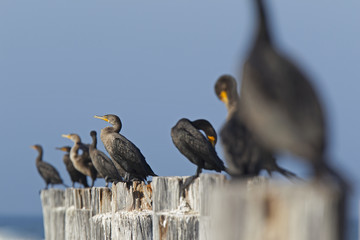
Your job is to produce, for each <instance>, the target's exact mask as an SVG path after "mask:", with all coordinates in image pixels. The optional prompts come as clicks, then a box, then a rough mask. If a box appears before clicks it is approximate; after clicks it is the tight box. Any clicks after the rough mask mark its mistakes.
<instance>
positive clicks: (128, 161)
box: [94, 114, 156, 181]
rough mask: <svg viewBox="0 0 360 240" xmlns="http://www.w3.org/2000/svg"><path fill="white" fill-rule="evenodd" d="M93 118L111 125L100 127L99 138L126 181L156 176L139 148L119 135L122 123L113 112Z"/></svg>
mask: <svg viewBox="0 0 360 240" xmlns="http://www.w3.org/2000/svg"><path fill="white" fill-rule="evenodd" d="M94 117H95V118H98V119H102V120H104V121H107V122H108V123H110V124H111V125H112V127H105V128H103V129H101V133H100V138H101V141H102V142H103V144H104V146H105V149H106V151H107V152H108V153H109V155H110V157H111V159H112V160H113V161H114V162H116V163H117V164H119V165H120V166H121V168H122V169H124V170H125V172H126V174H125V177H123V178H124V179H125V180H126V181H129V180H131V179H132V178H138V179H140V180H146V177H147V176H156V174H155V173H154V172H153V170H152V169H151V168H150V166H149V165H148V164H147V162H146V161H145V157H144V156H143V155H142V153H141V152H140V150H139V149H138V148H137V147H136V146H135V145H134V144H133V143H132V142H131V141H129V140H128V139H127V138H126V137H124V136H123V135H121V134H120V133H119V132H120V130H121V127H122V124H121V121H120V118H119V117H118V116H116V115H113V114H107V115H104V116H102V117H100V116H94Z"/></svg>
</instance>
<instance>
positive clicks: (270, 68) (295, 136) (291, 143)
mask: <svg viewBox="0 0 360 240" xmlns="http://www.w3.org/2000/svg"><path fill="white" fill-rule="evenodd" d="M254 2H255V5H256V9H257V13H258V26H257V32H256V34H255V39H254V42H253V45H252V47H251V50H250V53H249V55H248V57H247V59H246V62H245V64H244V68H243V77H242V85H241V94H240V96H241V102H240V103H241V109H242V113H241V115H242V118H243V119H244V123H245V125H246V126H247V127H248V128H249V129H250V131H251V132H252V133H254V135H255V137H256V138H257V139H258V140H259V142H260V143H261V144H263V145H264V146H265V147H266V148H268V149H269V150H271V151H273V152H290V153H292V154H294V155H297V156H299V157H301V158H303V159H306V160H308V161H309V162H310V163H311V165H312V166H313V169H314V171H315V174H316V175H317V176H319V175H323V174H324V172H328V173H330V174H331V175H333V176H334V177H335V178H337V179H340V176H339V175H338V174H337V173H336V172H335V171H334V170H333V169H331V168H330V167H329V166H328V163H327V162H326V161H325V156H324V154H325V149H326V128H325V119H324V115H323V110H322V107H321V104H320V101H319V99H318V96H317V94H316V93H315V91H314V89H313V87H312V85H311V83H310V81H309V80H308V78H307V77H306V76H305V75H304V73H303V72H301V71H300V70H299V68H298V67H297V66H296V65H295V64H294V63H292V62H291V61H290V60H289V59H288V58H287V57H286V56H285V55H283V54H282V53H280V52H279V51H278V50H277V49H276V48H275V47H274V44H273V40H272V38H271V35H270V31H269V28H268V23H267V16H266V12H265V7H264V3H263V0H254Z"/></svg>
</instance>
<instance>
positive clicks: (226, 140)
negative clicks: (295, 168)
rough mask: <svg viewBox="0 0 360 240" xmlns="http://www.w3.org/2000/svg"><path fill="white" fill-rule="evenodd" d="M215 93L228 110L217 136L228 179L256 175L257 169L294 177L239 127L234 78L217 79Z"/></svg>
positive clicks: (249, 134)
mask: <svg viewBox="0 0 360 240" xmlns="http://www.w3.org/2000/svg"><path fill="white" fill-rule="evenodd" d="M215 93H216V95H217V96H218V98H219V99H220V100H221V101H222V102H224V103H225V106H226V108H227V110H228V115H227V119H226V122H225V124H224V125H223V127H222V129H221V131H220V137H221V142H222V145H223V148H224V154H225V159H226V162H227V165H228V169H229V174H230V175H231V176H232V177H243V176H256V175H258V174H259V173H260V171H261V170H266V171H267V172H268V173H269V175H272V174H271V172H272V171H277V172H279V173H281V174H282V175H284V176H286V177H295V176H296V175H295V174H293V173H291V172H289V171H287V170H285V169H283V168H281V167H279V166H278V165H277V163H276V159H275V158H274V156H273V155H272V154H271V152H270V151H267V150H266V149H264V148H263V147H261V146H260V145H259V144H258V143H257V142H256V141H255V139H254V137H253V136H252V134H251V133H250V132H249V130H248V129H247V128H246V127H245V125H244V124H243V121H242V119H241V118H240V114H239V111H240V110H241V109H240V99H239V96H238V94H237V86H236V80H235V78H233V77H232V76H230V75H223V76H221V77H220V78H219V79H218V80H217V82H216V84H215Z"/></svg>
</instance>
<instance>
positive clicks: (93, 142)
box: [90, 136, 97, 149]
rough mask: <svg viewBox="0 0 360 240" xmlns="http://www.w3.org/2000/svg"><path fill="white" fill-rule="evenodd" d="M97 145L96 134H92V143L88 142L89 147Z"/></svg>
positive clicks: (93, 147)
mask: <svg viewBox="0 0 360 240" xmlns="http://www.w3.org/2000/svg"><path fill="white" fill-rule="evenodd" d="M96 145H97V139H96V136H92V143H91V144H90V148H92V149H95V148H96Z"/></svg>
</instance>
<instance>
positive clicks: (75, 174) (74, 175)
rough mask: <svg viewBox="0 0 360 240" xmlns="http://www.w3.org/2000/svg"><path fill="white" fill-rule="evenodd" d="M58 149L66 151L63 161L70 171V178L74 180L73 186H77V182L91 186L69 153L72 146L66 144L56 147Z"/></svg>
mask: <svg viewBox="0 0 360 240" xmlns="http://www.w3.org/2000/svg"><path fill="white" fill-rule="evenodd" d="M56 149H57V150H61V151H63V152H65V154H64V157H63V162H64V164H65V166H66V170H67V171H68V173H69V175H70V179H71V181H72V187H75V183H76V182H78V183H80V184H82V185H83V186H84V187H86V188H87V187H89V185H88V183H87V178H86V175H84V174H82V173H81V172H79V171H78V170H76V169H75V167H74V165H73V163H72V162H71V160H70V154H69V153H70V150H71V147H69V146H65V147H61V148H56Z"/></svg>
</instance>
